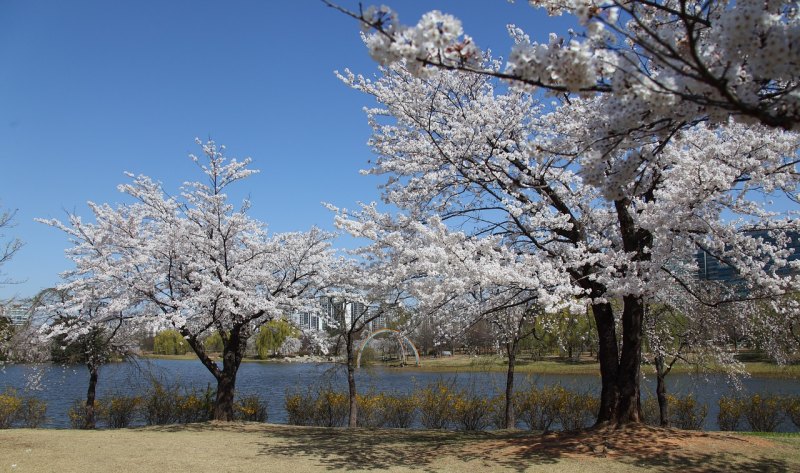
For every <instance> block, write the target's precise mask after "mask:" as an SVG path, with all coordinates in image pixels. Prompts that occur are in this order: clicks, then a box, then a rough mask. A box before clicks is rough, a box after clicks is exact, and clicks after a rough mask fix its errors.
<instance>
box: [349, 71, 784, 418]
mask: <svg viewBox="0 0 800 473" xmlns="http://www.w3.org/2000/svg"><path fill="white" fill-rule="evenodd" d="M480 64H481V68H482V70H483V69H487V70H495V71H499V68H500V65H499V63H498V62H497V61H493V60H491V59H490V58H485V59H484V60H483V61H482V62H481V63H480ZM411 66H413V67H411ZM340 77H341V78H342V80H343V81H345V82H346V83H347V84H349V85H350V86H351V87H353V88H355V89H357V90H360V91H363V92H365V93H367V94H369V95H371V96H372V97H374V98H375V100H376V101H377V102H378V103H379V104H380V106H379V107H377V108H372V109H369V110H368V111H367V113H368V120H369V122H370V124H371V125H372V127H373V136H372V138H371V140H370V144H371V146H372V148H373V150H374V151H375V153H376V154H377V155H378V159H377V160H376V162H375V164H374V166H373V168H372V169H370V170H368V171H367V172H370V173H373V174H385V175H387V176H388V180H387V183H386V184H385V186H384V190H385V192H384V198H385V199H386V200H387V202H389V203H392V204H394V205H395V206H397V207H398V208H399V209H401V211H402V212H403V213H404V217H403V218H404V219H406V220H403V221H402V222H403V225H405V226H406V227H407V228H416V230H417V231H422V230H421V228H420V227H419V225H434V224H436V225H439V224H438V223H436V222H443V223H442V224H443V225H447V226H448V227H450V228H453V229H456V228H458V229H462V230H461V231H462V232H464V234H468V235H469V236H470V237H471V238H476V239H477V240H480V241H482V242H483V244H487V245H490V246H491V247H493V248H502V251H505V252H509V253H510V254H513V255H515V257H516V258H524V260H525V261H526V262H527V264H528V265H529V266H528V268H527V273H526V272H525V270H518V271H517V272H516V275H515V276H513V277H515V278H520V279H519V280H517V281H515V284H516V287H520V288H525V289H528V290H534V291H539V294H538V295H539V296H540V299H541V298H542V297H541V296H544V295H545V294H542V292H543V291H541V286H540V281H539V280H538V279H535V280H530V279H528V280H526V279H525V277H526V276H527V277H528V278H530V276H531V275H541V274H546V273H548V271H543V270H544V268H555V269H556V271H557V272H558V273H559V274H563V275H566V276H568V278H569V284H568V286H569V288H570V289H569V290H567V289H564V288H563V283H561V284H553V285H552V287H556V288H559V289H558V290H557V291H555V293H556V294H557V295H558V296H557V297H556V298H558V297H564V296H565V295H567V294H568V295H569V297H580V298H581V299H582V300H584V301H585V303H586V304H588V305H589V306H590V307H591V312H592V314H593V316H594V319H595V324H596V328H597V331H598V339H599V360H600V370H601V375H602V376H601V378H602V388H601V407H600V412H599V414H598V422H606V421H614V422H617V423H626V422H636V421H638V420H639V411H640V409H639V382H640V370H639V367H640V364H641V352H642V337H641V334H642V330H643V322H644V316H645V308H646V305H647V303H648V301H649V300H651V299H652V298H653V297H654V295H655V294H657V293H658V292H659V291H661V290H662V288H664V287H665V286H671V285H678V286H679V287H680V288H681V289H682V290H684V291H686V292H687V293H689V294H691V295H692V296H693V297H695V298H697V299H698V300H702V301H703V303H705V304H707V305H713V304H720V303H722V302H724V301H710V300H703V299H702V297H703V296H702V294H699V293H697V292H696V291H695V292H693V291H692V285H691V279H692V277H693V276H692V275H694V274H696V269H697V267H696V262H695V254H696V252H697V251H698V248H702V249H703V250H704V251H706V252H708V253H709V254H711V255H713V257H715V258H719V259H720V260H721V261H725V262H726V264H729V265H731V266H732V267H733V268H735V270H736V271H738V273H739V274H740V275H741V277H742V280H743V281H744V284H745V285H746V286H747V291H748V294H749V296H747V297H751V298H756V297H774V296H776V295H780V294H785V293H787V292H790V291H792V290H794V288H796V286H797V284H798V277H797V276H796V270H797V269H798V263H797V262H796V261H791V260H790V258H789V255H790V254H791V253H792V250H791V248H790V242H791V239H792V237H791V235H792V234H793V233H792V232H794V231H796V230H797V229H798V222H797V221H796V220H795V219H792V218H791V216H787V215H785V214H780V213H777V212H775V211H774V210H773V209H771V208H770V203H769V202H770V201H769V200H768V199H765V198H764V196H768V197H769V198H772V197H775V196H777V197H781V196H783V195H787V196H790V197H794V196H796V193H797V172H796V163H797V155H796V152H797V146H798V138H797V136H796V135H795V134H793V133H791V132H786V131H783V130H781V129H780V128H769V127H765V126H763V125H746V124H742V123H738V122H735V121H725V122H722V123H719V124H717V125H714V126H712V125H706V124H703V123H697V124H695V126H693V127H691V128H686V129H685V130H681V132H680V133H675V134H674V135H672V136H671V139H670V140H668V141H664V142H658V141H653V140H651V139H650V137H649V136H647V135H642V136H640V135H636V134H630V133H629V134H625V135H620V136H619V137H618V140H617V142H616V144H615V146H614V147H613V149H609V150H607V151H606V152H598V151H597V150H596V149H594V148H593V147H591V146H587V145H586V143H590V142H593V139H594V138H593V137H594V133H595V131H596V128H597V126H598V125H599V126H602V124H603V123H606V121H607V118H608V115H607V110H609V109H612V108H613V106H614V101H615V100H616V98H615V97H614V96H613V95H611V94H601V95H596V96H591V97H588V98H579V97H572V98H569V99H568V100H564V101H563V102H562V103H560V104H556V105H555V108H554V109H553V111H551V112H549V113H543V112H542V107H541V106H540V105H538V104H537V102H536V101H535V100H534V99H533V97H532V96H531V95H530V94H529V93H528V92H527V91H525V90H521V89H518V88H512V89H511V90H507V91H503V92H498V91H496V90H495V85H496V84H495V82H494V81H493V80H492V76H491V75H488V74H484V73H472V72H464V71H460V70H453V71H451V70H446V69H442V68H428V69H426V71H425V74H419V71H418V70H416V66H415V65H414V64H409V63H408V62H405V63H404V62H395V63H393V64H392V65H391V66H389V67H387V68H385V69H383V70H382V76H380V77H379V78H378V79H376V80H370V79H366V78H364V77H361V76H356V75H354V74H352V73H350V72H349V71H347V72H345V73H344V74H343V75H341V76H340ZM374 220H375V223H374V224H372V225H371V226H370V225H367V224H366V223H362V224H361V227H354V228H353V230H355V231H356V232H357V233H359V234H360V235H361V236H365V237H368V238H372V239H376V238H378V237H381V238H385V237H384V236H382V235H381V234H380V233H379V231H378V228H379V227H380V226H381V225H389V224H390V223H389V222H387V221H386V218H385V217H380V216H375V218H374ZM414 222H425V223H424V224H420V223H414ZM764 232H765V233H766V234H769V235H770V238H762V237H759V235H760V234H761V233H764ZM457 234H458V232H456V233H454V234H453V235H457ZM393 238H397V240H392V239H389V242H391V243H392V244H395V243H396V244H395V246H397V245H399V243H397V241H399V240H400V237H399V236H398V237H393ZM459 238H462V239H463V237H459ZM448 246H450V247H453V248H454V247H456V245H454V244H447V243H446V244H444V245H442V247H448ZM412 249H413V250H414V251H417V252H419V254H418V255H416V258H417V259H418V260H419V261H424V262H425V263H424V264H427V265H440V264H442V263H441V262H436V263H434V262H433V261H434V260H436V259H437V258H439V259H441V260H442V261H447V258H445V256H443V255H439V254H437V253H436V252H434V251H433V250H432V249H431V248H429V247H425V246H422V245H417V246H416V247H415V248H412ZM471 254H473V257H474V255H486V254H490V253H489V252H488V250H486V249H484V250H477V249H474V253H471ZM420 264H422V263H420ZM523 266H524V265H523ZM476 270H480V268H476ZM793 271H795V272H794V273H793ZM548 279H555V278H548ZM456 281H458V278H455V279H453V280H451V279H450V278H449V277H442V278H440V283H441V284H442V285H441V287H440V288H438V289H436V291H438V292H441V293H442V295H441V296H438V297H444V298H446V297H448V295H452V294H463V293H465V291H464V290H463V289H464V288H463V287H460V286H457V287H450V286H449V285H450V284H456V285H457V284H458V283H457V282H456ZM612 299H619V300H620V301H621V305H620V310H619V311H615V310H614V307H613V305H612V304H611V301H612ZM540 303H542V301H541V300H540ZM543 305H545V306H548V305H553V303H550V302H548V301H547V300H546V299H545V301H544V304H543ZM617 320H620V321H621V327H622V333H621V334H620V335H619V336H618V334H617V329H616V327H617ZM779 327H783V325H776V326H775V330H776V331H778V328H779ZM620 342H621V343H620Z"/></svg>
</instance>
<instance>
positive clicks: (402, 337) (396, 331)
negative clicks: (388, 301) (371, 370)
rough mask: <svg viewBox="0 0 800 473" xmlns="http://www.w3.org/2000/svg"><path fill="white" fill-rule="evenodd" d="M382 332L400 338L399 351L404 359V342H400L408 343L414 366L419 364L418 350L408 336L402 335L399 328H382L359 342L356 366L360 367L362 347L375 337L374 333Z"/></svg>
mask: <svg viewBox="0 0 800 473" xmlns="http://www.w3.org/2000/svg"><path fill="white" fill-rule="evenodd" d="M382 333H393V334H395V336H396V337H397V338H400V339H401V343H400V352H401V353H402V355H403V360H405V357H406V349H405V346H404V345H405V344H404V343H402V342H403V341H405V342H406V343H408V345H409V346H410V347H411V350H412V351H413V352H414V361H415V362H416V363H415V364H416V366H419V352H418V351H417V347H415V346H414V344H413V343H411V340H409V338H408V337H406V336H405V335H403V334H402V333H401V332H400V331H399V330H394V329H390V328H382V329H378V330H376V331H374V332H372V333H370V334H369V336H368V337H367V338H366V339H365V340H364V341H363V342H361V345H359V347H358V358H356V368H361V354H362V353H364V348H365V347H366V346H367V344H368V343H369V342H370V341H372V339H373V338H375V335H380V334H382Z"/></svg>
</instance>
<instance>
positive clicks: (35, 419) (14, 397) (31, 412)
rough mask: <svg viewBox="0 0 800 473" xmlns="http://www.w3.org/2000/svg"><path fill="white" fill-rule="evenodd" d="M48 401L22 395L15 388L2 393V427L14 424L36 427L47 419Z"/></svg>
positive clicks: (0, 426)
mask: <svg viewBox="0 0 800 473" xmlns="http://www.w3.org/2000/svg"><path fill="white" fill-rule="evenodd" d="M46 412H47V403H46V402H44V401H42V400H40V399H36V398H35V397H28V396H21V395H19V394H17V391H16V390H15V389H10V388H9V389H6V390H5V391H4V392H3V393H2V394H0V429H8V428H10V427H13V426H19V427H27V428H30V429H35V428H36V427H39V426H40V425H41V424H42V423H44V420H45V414H46Z"/></svg>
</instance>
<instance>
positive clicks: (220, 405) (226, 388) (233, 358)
mask: <svg viewBox="0 0 800 473" xmlns="http://www.w3.org/2000/svg"><path fill="white" fill-rule="evenodd" d="M241 332H242V327H234V328H233V329H231V331H230V334H229V335H228V341H227V343H224V344H223V349H222V371H219V370H217V371H216V372H214V371H212V374H214V376H215V377H216V378H217V398H216V401H215V402H214V420H219V421H224V422H230V421H233V420H234V413H233V406H234V396H235V393H236V375H237V374H238V373H239V366H240V365H241V363H242V357H243V356H244V350H245V344H246V341H247V340H246V338H243V337H242V333H241ZM212 363H213V362H212ZM214 366H215V367H216V363H214Z"/></svg>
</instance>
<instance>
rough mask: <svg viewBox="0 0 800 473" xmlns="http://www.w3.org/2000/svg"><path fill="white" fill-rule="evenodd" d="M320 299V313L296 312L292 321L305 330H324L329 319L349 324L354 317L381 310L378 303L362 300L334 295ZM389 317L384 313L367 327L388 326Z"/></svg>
mask: <svg viewBox="0 0 800 473" xmlns="http://www.w3.org/2000/svg"><path fill="white" fill-rule="evenodd" d="M318 301H319V305H320V313H319V314H314V313H309V312H294V313H292V315H291V321H292V322H293V323H294V324H295V325H297V327H299V328H300V329H303V330H316V331H323V330H326V329H327V328H328V325H329V322H328V321H331V322H333V321H335V322H336V323H337V324H344V325H347V324H350V322H351V321H352V320H353V319H354V318H358V317H362V318H370V317H372V316H373V315H375V314H376V313H377V311H379V310H381V308H380V306H379V305H377V304H376V305H369V306H366V305H364V304H363V303H361V302H351V301H346V300H339V299H337V298H334V297H320V298H319V299H318ZM365 311H366V314H365ZM389 318H390V317H389V316H388V314H386V313H382V314H380V315H378V317H377V318H376V319H375V320H373V321H371V322H370V323H369V324H368V326H367V329H368V330H370V331H374V330H378V329H382V328H386V327H387V325H388V322H389Z"/></svg>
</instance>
